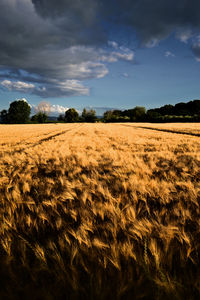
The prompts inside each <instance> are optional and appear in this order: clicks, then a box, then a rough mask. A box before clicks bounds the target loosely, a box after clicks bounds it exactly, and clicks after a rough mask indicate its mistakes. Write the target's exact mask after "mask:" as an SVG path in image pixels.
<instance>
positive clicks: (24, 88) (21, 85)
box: [0, 80, 35, 92]
mask: <svg viewBox="0 0 200 300" xmlns="http://www.w3.org/2000/svg"><path fill="white" fill-rule="evenodd" d="M0 84H1V85H2V86H3V87H4V88H7V89H8V90H9V91H13V90H15V91H19V92H28V91H30V90H33V89H34V88H35V85H34V84H32V83H26V82H22V81H10V80H3V81H1V83H0Z"/></svg>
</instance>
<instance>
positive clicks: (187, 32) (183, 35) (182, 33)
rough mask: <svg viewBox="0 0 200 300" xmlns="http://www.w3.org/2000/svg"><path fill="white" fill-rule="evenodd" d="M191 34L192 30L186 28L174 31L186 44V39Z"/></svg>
mask: <svg viewBox="0 0 200 300" xmlns="http://www.w3.org/2000/svg"><path fill="white" fill-rule="evenodd" d="M192 36H193V33H192V30H191V29H187V30H182V31H180V30H178V31H177V33H176V38H177V39H178V40H180V41H181V42H183V43H185V44H187V42H188V40H189V39H190V38H191V37H192Z"/></svg>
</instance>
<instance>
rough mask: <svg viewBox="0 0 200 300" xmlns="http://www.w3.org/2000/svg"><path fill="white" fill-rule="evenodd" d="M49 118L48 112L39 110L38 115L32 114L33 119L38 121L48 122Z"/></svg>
mask: <svg viewBox="0 0 200 300" xmlns="http://www.w3.org/2000/svg"><path fill="white" fill-rule="evenodd" d="M47 120H48V116H47V115H46V113H43V112H41V111H39V112H38V113H37V114H36V115H34V116H32V118H31V121H33V122H36V123H46V122H47Z"/></svg>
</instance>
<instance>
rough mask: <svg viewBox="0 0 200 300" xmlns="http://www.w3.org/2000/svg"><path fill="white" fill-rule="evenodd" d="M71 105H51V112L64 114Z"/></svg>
mask: <svg viewBox="0 0 200 300" xmlns="http://www.w3.org/2000/svg"><path fill="white" fill-rule="evenodd" d="M68 109H69V107H65V106H62V105H58V104H53V105H51V107H50V112H51V113H56V114H64V113H65V112H66V110H68Z"/></svg>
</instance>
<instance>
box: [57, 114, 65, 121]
mask: <svg viewBox="0 0 200 300" xmlns="http://www.w3.org/2000/svg"><path fill="white" fill-rule="evenodd" d="M57 120H58V121H64V120H65V116H63V115H62V114H60V115H59V116H58V118H57Z"/></svg>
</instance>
